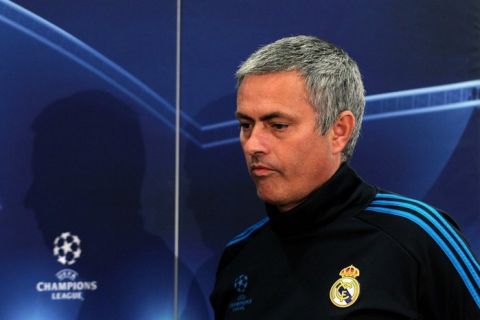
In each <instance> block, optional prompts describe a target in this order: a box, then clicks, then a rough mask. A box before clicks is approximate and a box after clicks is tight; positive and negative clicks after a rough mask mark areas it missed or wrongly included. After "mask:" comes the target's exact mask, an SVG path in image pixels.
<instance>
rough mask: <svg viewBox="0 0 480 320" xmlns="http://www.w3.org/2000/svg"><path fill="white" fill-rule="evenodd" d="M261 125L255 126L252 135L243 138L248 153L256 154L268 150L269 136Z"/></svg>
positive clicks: (244, 147) (244, 148)
mask: <svg viewBox="0 0 480 320" xmlns="http://www.w3.org/2000/svg"><path fill="white" fill-rule="evenodd" d="M262 129H263V128H261V126H255V127H253V129H252V131H251V132H250V135H249V136H248V137H245V138H244V139H242V140H243V141H242V145H243V150H244V151H245V153H246V154H249V155H254V154H259V153H267V152H268V137H267V136H266V132H265V130H262Z"/></svg>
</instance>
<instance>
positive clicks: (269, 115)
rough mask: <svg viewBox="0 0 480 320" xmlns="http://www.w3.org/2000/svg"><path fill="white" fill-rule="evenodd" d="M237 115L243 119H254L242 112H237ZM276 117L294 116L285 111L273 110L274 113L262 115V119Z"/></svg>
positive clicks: (288, 117) (287, 117) (289, 117)
mask: <svg viewBox="0 0 480 320" xmlns="http://www.w3.org/2000/svg"><path fill="white" fill-rule="evenodd" d="M235 117H236V118H237V119H239V120H240V119H243V120H254V119H253V118H252V117H249V116H247V115H246V114H243V113H241V112H236V113H235ZM275 118H285V119H291V118H292V116H290V115H288V114H286V113H283V112H272V113H268V114H266V115H263V116H261V117H260V121H268V120H272V119H275Z"/></svg>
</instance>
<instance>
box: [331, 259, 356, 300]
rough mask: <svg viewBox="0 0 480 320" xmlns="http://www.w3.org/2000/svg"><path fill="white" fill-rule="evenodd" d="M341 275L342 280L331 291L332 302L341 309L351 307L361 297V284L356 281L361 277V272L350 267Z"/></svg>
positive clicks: (344, 269) (336, 282)
mask: <svg viewBox="0 0 480 320" xmlns="http://www.w3.org/2000/svg"><path fill="white" fill-rule="evenodd" d="M339 275H340V276H341V278H340V279H338V280H337V281H335V283H334V284H333V285H332V288H331V289H330V300H331V301H332V303H333V304H334V305H335V306H337V307H339V308H346V307H350V306H351V305H352V304H354V303H355V301H357V299H358V296H360V283H359V282H358V281H357V279H356V278H357V277H359V276H360V270H358V269H357V268H355V267H354V266H353V265H350V266H349V267H346V268H343V269H342V271H340V273H339Z"/></svg>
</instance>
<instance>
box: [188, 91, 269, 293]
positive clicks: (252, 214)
mask: <svg viewBox="0 0 480 320" xmlns="http://www.w3.org/2000/svg"><path fill="white" fill-rule="evenodd" d="M235 99H236V95H235V94H231V95H227V96H224V97H222V98H220V99H218V100H215V101H213V102H211V103H209V104H207V105H206V106H204V107H203V108H202V110H201V112H200V113H199V114H198V115H196V116H195V118H196V119H199V121H201V122H202V123H203V122H205V123H209V121H210V122H211V119H212V114H215V115H216V116H220V118H223V117H222V115H224V116H225V118H227V117H228V115H230V117H231V116H233V114H234V112H235ZM227 119H228V118H227ZM184 155H185V156H184V159H183V166H184V169H185V176H186V177H185V178H186V180H187V181H186V182H185V183H183V184H182V186H184V188H188V189H187V190H183V192H185V193H186V203H185V204H184V205H186V206H187V208H186V211H189V212H192V214H193V215H194V217H195V221H196V223H197V225H198V227H199V229H200V230H201V234H202V239H203V242H204V243H205V245H206V246H207V247H208V248H209V249H211V250H212V252H213V254H212V256H211V257H210V258H209V259H208V260H207V261H206V262H205V263H204V264H203V265H202V266H200V268H199V269H198V271H197V273H196V278H197V279H198V281H199V282H200V284H201V287H202V290H203V291H204V294H205V295H208V294H210V293H211V290H212V289H213V284H214V281H215V272H216V269H217V264H218V261H219V259H220V255H221V253H222V252H223V249H224V247H225V245H226V244H227V243H228V242H229V241H230V240H231V239H233V238H234V237H235V236H236V235H237V234H239V233H240V232H242V231H243V230H245V229H246V228H247V227H248V226H250V225H252V224H253V223H255V222H256V221H258V220H259V219H261V218H263V217H264V207H263V203H262V202H261V201H260V200H258V198H257V196H256V193H255V186H254V184H253V183H252V181H251V180H250V178H249V176H248V173H247V168H246V165H245V160H244V157H243V155H242V152H241V148H240V145H239V144H238V143H234V144H227V145H224V146H221V147H214V148H211V149H201V148H199V147H197V146H196V145H195V144H193V143H188V144H187V145H186V147H185V153H184Z"/></svg>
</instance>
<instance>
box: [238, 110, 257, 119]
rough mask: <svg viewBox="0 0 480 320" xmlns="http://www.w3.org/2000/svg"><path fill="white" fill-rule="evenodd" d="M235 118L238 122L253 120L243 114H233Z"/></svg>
mask: <svg viewBox="0 0 480 320" xmlns="http://www.w3.org/2000/svg"><path fill="white" fill-rule="evenodd" d="M235 118H237V119H238V120H240V119H243V120H253V119H252V117H249V116H247V115H246V114H243V113H241V112H235Z"/></svg>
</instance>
